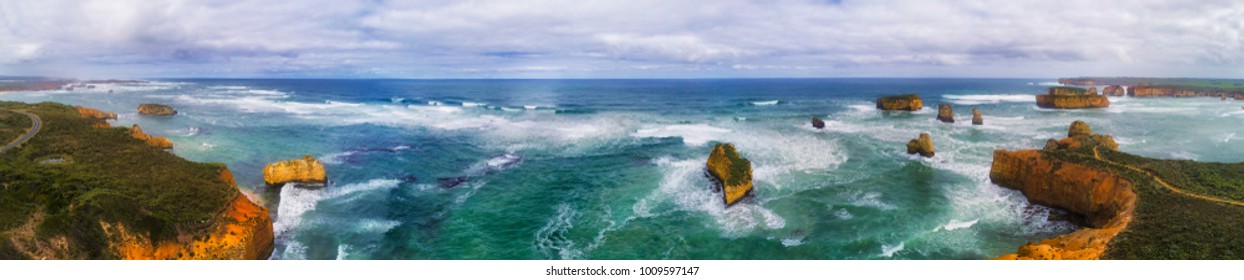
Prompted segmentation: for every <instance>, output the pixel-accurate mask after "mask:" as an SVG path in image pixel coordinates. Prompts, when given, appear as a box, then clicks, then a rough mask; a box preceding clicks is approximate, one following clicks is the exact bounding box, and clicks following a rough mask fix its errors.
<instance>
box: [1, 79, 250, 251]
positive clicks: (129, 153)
mask: <svg viewBox="0 0 1244 280" xmlns="http://www.w3.org/2000/svg"><path fill="white" fill-rule="evenodd" d="M0 107H3V108H21V109H23V110H25V111H27V112H31V113H34V114H36V115H38V116H39V117H40V119H42V120H43V129H42V130H41V131H40V132H39V134H38V135H37V136H36V137H34V138H32V139H31V140H30V141H29V142H27V144H26V145H24V146H23V147H21V148H18V149H14V150H11V151H8V152H5V153H4V154H0V188H3V190H2V193H0V232H3V231H7V230H8V229H9V228H12V227H13V226H14V224H16V225H20V224H21V223H23V222H25V221H26V220H28V218H29V217H30V216H31V215H32V214H33V213H35V212H36V211H40V212H41V213H42V214H43V215H44V220H43V222H42V223H41V224H39V225H38V226H37V228H36V232H35V235H36V238H38V239H42V240H46V239H49V238H55V237H58V236H63V237H66V238H68V239H69V240H70V242H69V243H70V253H69V256H67V257H68V258H87V259H97V258H110V257H113V256H110V255H109V254H111V253H110V252H109V251H108V248H107V246H108V242H107V240H106V238H107V237H106V235H105V234H104V232H103V229H102V228H101V227H100V222H101V221H102V222H106V223H110V224H119V225H124V226H125V227H126V229H127V230H128V231H130V232H133V233H146V234H149V235H150V236H151V237H152V239H154V240H153V242H158V241H162V240H169V239H173V238H176V237H177V235H178V233H179V232H181V233H190V234H197V233H199V232H201V231H203V230H206V229H207V227H208V226H210V225H211V222H212V221H214V220H215V219H216V218H217V215H218V214H219V213H220V212H221V211H222V210H224V207H225V206H226V205H228V203H229V201H231V200H232V199H233V198H234V196H235V195H237V191H236V189H235V188H234V186H232V185H230V184H228V183H226V182H223V181H221V180H220V178H219V174H220V171H221V170H222V168H223V165H220V164H205V163H195V162H190V161H186V160H184V159H181V158H178V157H176V156H174V155H172V154H170V153H168V152H166V151H164V150H161V149H159V148H155V147H152V146H149V145H147V144H146V143H145V142H143V141H141V140H138V139H134V138H133V137H131V136H130V134H129V133H128V132H127V131H126V130H125V129H123V128H106V129H101V128H95V127H92V124H93V123H95V122H98V120H93V119H86V118H82V117H80V116H79V115H78V112H77V110H76V109H74V108H73V107H70V106H66V105H62V104H56V103H48V102H45V103H39V104H22V103H14V102H3V103H0ZM23 118H24V116H23ZM6 142H7V141H6ZM53 156H68V157H71V158H73V161H72V162H69V163H66V164H58V165H41V164H38V163H37V162H38V160H39V159H46V158H48V157H53ZM10 201H18V202H20V203H8V202H10ZM0 241H3V240H0Z"/></svg>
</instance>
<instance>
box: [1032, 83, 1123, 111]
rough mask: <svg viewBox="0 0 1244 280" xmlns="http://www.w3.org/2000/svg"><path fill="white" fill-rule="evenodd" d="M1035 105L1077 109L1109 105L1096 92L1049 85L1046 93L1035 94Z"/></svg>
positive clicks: (1108, 101) (1048, 107)
mask: <svg viewBox="0 0 1244 280" xmlns="http://www.w3.org/2000/svg"><path fill="white" fill-rule="evenodd" d="M1037 107H1041V108H1047V109H1079V108H1101V107H1110V100H1109V99H1106V97H1105V96H1102V95H1098V94H1096V92H1089V91H1088V90H1085V89H1082V88H1077V87H1051V88H1050V90H1049V93H1048V94H1044V95H1037Z"/></svg>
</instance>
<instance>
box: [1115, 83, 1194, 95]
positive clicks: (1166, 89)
mask: <svg viewBox="0 0 1244 280" xmlns="http://www.w3.org/2000/svg"><path fill="white" fill-rule="evenodd" d="M1201 94H1202V93H1200V92H1197V91H1194V90H1192V89H1187V88H1180V87H1172V86H1150V85H1135V86H1131V87H1129V88H1127V95H1128V96H1135V97H1150V96H1174V97H1192V96H1198V95H1201Z"/></svg>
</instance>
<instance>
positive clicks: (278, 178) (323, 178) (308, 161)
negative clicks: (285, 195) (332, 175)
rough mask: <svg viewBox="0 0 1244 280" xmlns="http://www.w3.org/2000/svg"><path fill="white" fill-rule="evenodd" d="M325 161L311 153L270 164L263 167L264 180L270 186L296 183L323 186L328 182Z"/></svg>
mask: <svg viewBox="0 0 1244 280" xmlns="http://www.w3.org/2000/svg"><path fill="white" fill-rule="evenodd" d="M327 177H328V176H327V175H326V174H325V173H324V163H322V162H320V161H319V160H316V159H315V157H313V156H311V155H307V156H304V157H302V158H300V159H291V160H286V161H279V162H274V163H270V164H268V166H265V167H264V168H263V181H264V183H267V184H268V185H269V186H281V185H285V184H286V183H296V184H298V185H303V186H314V187H322V186H324V184H325V183H326V182H328V178H327Z"/></svg>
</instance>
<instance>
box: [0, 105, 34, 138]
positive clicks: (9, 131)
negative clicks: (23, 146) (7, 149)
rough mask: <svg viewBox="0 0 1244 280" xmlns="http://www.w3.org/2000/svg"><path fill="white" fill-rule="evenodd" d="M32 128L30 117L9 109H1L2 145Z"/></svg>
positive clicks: (0, 128)
mask: <svg viewBox="0 0 1244 280" xmlns="http://www.w3.org/2000/svg"><path fill="white" fill-rule="evenodd" d="M29 128H30V118H27V117H26V116H23V115H22V114H18V113H14V112H12V111H8V110H0V146H4V144H8V143H9V141H13V140H14V139H17V137H21V136H22V134H24V133H26V129H29Z"/></svg>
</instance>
